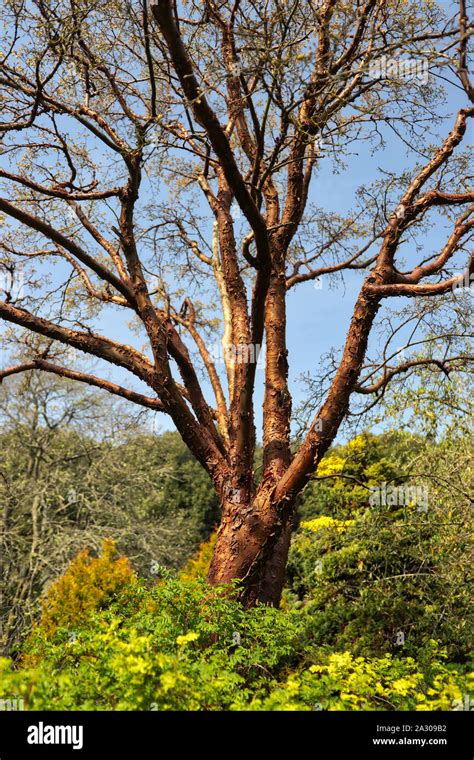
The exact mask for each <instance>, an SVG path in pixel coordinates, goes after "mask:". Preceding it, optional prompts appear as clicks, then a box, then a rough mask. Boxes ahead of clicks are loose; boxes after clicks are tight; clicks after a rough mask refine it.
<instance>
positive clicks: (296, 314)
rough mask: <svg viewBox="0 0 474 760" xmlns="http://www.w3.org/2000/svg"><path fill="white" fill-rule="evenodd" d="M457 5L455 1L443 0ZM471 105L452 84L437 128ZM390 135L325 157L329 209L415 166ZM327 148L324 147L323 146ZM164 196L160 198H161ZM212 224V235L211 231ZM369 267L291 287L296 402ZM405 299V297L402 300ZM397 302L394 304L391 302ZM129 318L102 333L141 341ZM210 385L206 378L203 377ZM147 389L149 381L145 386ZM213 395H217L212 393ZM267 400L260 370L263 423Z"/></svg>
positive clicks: (321, 187) (316, 191) (340, 334)
mask: <svg viewBox="0 0 474 760" xmlns="http://www.w3.org/2000/svg"><path fill="white" fill-rule="evenodd" d="M442 4H444V5H448V6H452V3H442ZM462 105H466V97H465V96H463V93H460V91H459V90H458V89H456V88H455V87H448V90H447V97H446V102H445V103H444V106H442V108H441V113H445V114H449V115H451V118H450V119H448V120H447V121H446V122H444V124H443V125H441V126H439V127H437V128H436V130H437V131H438V134H439V135H440V136H445V135H446V134H447V133H448V132H449V130H450V128H451V126H452V123H453V121H454V114H455V113H456V111H457V109H458V108H459V107H460V106H462ZM383 134H384V137H385V138H386V140H387V146H386V148H385V149H384V150H381V151H378V152H376V153H375V155H371V152H370V145H369V144H368V143H367V142H361V143H354V144H352V145H351V153H350V155H349V156H348V157H347V159H346V164H347V165H346V168H345V169H344V170H342V171H339V173H337V174H335V173H334V165H333V162H332V160H331V159H330V158H328V159H327V160H326V159H323V160H322V162H321V167H320V168H319V169H318V173H317V176H316V177H315V179H314V180H313V184H312V190H311V195H310V201H311V202H313V203H315V204H316V205H317V206H320V207H323V208H325V209H327V210H333V211H337V212H340V213H344V211H348V210H349V209H350V208H351V207H352V206H353V204H354V199H355V193H356V190H357V188H358V187H359V186H360V185H361V184H364V183H369V182H371V181H373V180H374V179H375V178H376V177H377V176H379V170H380V169H382V170H385V171H393V172H396V173H399V172H401V171H402V170H403V169H409V168H410V167H413V166H414V164H415V162H416V161H417V160H419V157H418V156H416V155H415V154H409V153H408V150H407V147H406V145H405V144H404V143H403V142H402V141H401V140H400V139H399V138H397V137H396V136H395V135H394V133H393V132H392V131H391V130H390V129H388V128H385V129H384V130H383ZM427 142H428V143H433V142H435V139H434V137H433V135H427ZM470 142H471V143H472V125H471V123H470V124H469V134H468V135H467V138H466V140H465V143H466V144H467V143H470ZM323 153H324V151H323ZM160 200H161V199H160V198H158V201H160ZM211 231H212V230H211V225H210V227H209V235H210V234H211ZM439 235H440V230H439V228H437V227H434V228H433V229H432V230H431V231H430V232H428V233H427V235H426V238H425V250H424V252H423V256H422V257H421V258H423V257H424V256H426V255H429V253H431V252H432V251H433V250H437V249H439V247H440V237H439ZM363 276H364V274H363V273H359V272H354V271H352V272H348V273H346V274H344V283H342V282H341V281H340V280H337V281H331V284H330V282H329V279H328V278H323V281H322V286H321V287H315V286H314V284H313V283H311V282H309V283H305V284H302V285H299V286H298V287H296V288H294V289H292V290H290V292H289V295H288V330H287V332H288V349H289V364H290V391H291V393H292V396H293V404H294V407H297V406H298V404H299V403H300V402H301V401H302V400H303V399H304V395H305V389H304V386H302V385H301V383H299V382H298V378H299V376H300V375H301V374H302V373H303V372H310V373H311V372H315V371H316V370H317V369H318V367H319V363H320V358H321V356H323V355H324V354H326V353H328V352H329V351H330V350H331V349H336V350H339V349H340V348H341V347H342V345H343V342H344V339H345V336H346V333H347V329H348V326H349V322H350V318H351V314H352V309H353V306H354V302H355V300H356V298H357V295H358V292H359V289H360V286H361V284H362V280H363ZM400 302H401V299H399V303H400ZM391 305H392V304H391ZM125 321H126V320H124V318H123V310H120V309H117V308H115V309H107V310H104V311H103V313H102V315H101V316H100V318H99V319H98V320H96V321H95V327H96V329H97V330H98V331H99V332H101V333H102V334H104V335H106V336H108V337H110V338H114V339H116V340H120V341H122V342H124V343H130V344H136V343H137V339H136V337H135V336H134V335H133V334H132V333H131V332H130V331H129V330H128V328H127V327H126V325H125ZM94 367H95V370H96V371H97V374H101V375H102V376H104V377H109V378H110V379H114V380H116V381H117V382H123V383H124V384H126V385H127V386H128V387H134V388H136V389H141V386H140V383H139V381H138V380H136V378H134V377H131V376H130V375H128V373H125V372H124V371H121V370H120V369H118V368H115V367H114V368H110V367H108V366H107V365H104V364H103V363H102V362H100V361H97V362H95V363H94ZM203 383H204V385H205V387H206V388H207V390H209V389H208V386H206V383H205V381H203ZM142 389H143V390H145V387H144V386H142ZM208 398H209V400H212V397H211V395H210V394H208ZM262 400H263V372H262V371H261V370H258V371H257V382H256V398H255V408H256V414H257V424H258V425H259V424H260V417H261V414H260V409H261V403H262ZM159 425H160V429H163V430H165V429H173V423H172V422H171V420H169V419H167V418H166V417H165V416H164V415H159Z"/></svg>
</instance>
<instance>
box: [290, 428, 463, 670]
mask: <svg viewBox="0 0 474 760" xmlns="http://www.w3.org/2000/svg"><path fill="white" fill-rule="evenodd" d="M469 446H470V443H469V441H468V440H467V439H463V440H460V439H458V440H457V441H456V442H455V443H454V442H450V441H448V442H446V441H443V442H440V443H439V444H437V445H435V444H432V443H431V444H430V445H429V446H427V445H426V443H424V442H423V440H422V439H420V438H416V437H413V436H407V435H403V436H400V435H397V436H394V435H383V436H378V437H375V436H368V435H365V436H358V437H357V438H356V439H354V440H353V441H351V442H350V443H349V444H347V445H346V446H342V447H338V448H337V449H335V450H334V451H333V452H331V453H330V455H329V456H328V457H327V458H326V459H325V460H323V462H322V467H320V468H319V470H318V475H321V474H323V475H325V476H326V475H328V474H334V473H335V472H337V473H342V474H344V475H349V476H350V477H349V478H335V479H332V478H331V479H324V480H321V481H316V482H314V483H313V484H312V486H311V488H310V489H309V494H308V496H307V498H306V499H305V500H304V502H303V505H302V509H301V511H302V514H303V515H304V516H305V518H306V519H303V521H302V523H301V525H300V530H299V531H298V532H297V533H296V534H295V536H294V540H293V543H292V547H291V552H290V558H289V563H288V588H287V590H286V592H285V604H286V605H287V606H288V607H289V608H292V607H297V608H302V609H304V610H306V612H307V613H308V615H309V616H310V617H311V619H312V621H313V622H312V628H313V637H314V641H315V644H316V645H317V646H321V645H323V644H325V645H329V646H331V647H333V648H334V649H336V650H346V649H349V650H350V651H351V652H352V653H353V654H356V655H365V656H370V657H372V656H374V655H377V656H382V655H384V654H385V653H387V652H391V653H392V654H398V655H404V656H406V655H412V656H414V657H415V658H417V657H418V655H419V652H420V651H423V650H424V649H425V647H426V645H427V642H428V641H429V640H430V639H433V638H435V639H437V640H438V641H440V642H441V644H442V646H443V647H446V648H447V650H448V653H449V657H450V659H454V660H455V661H461V662H462V661H464V660H466V658H467V657H468V656H469V652H470V651H471V648H472V634H471V631H472V622H473V621H472V604H471V598H470V591H469V578H470V577H472V562H471V547H472V537H471V510H472V506H471V504H470V502H469V497H468V485H466V483H463V479H464V478H465V480H466V481H468V480H469V471H470V470H469V467H471V469H472V463H471V465H469ZM411 461H414V462H416V469H415V467H413V466H412V465H411ZM394 473H396V475H394ZM403 473H408V474H409V477H408V478H407V477H402V474H403ZM418 473H419V474H418ZM390 481H392V482H394V483H395V484H398V485H399V484H403V483H405V484H409V485H413V484H416V485H420V484H421V485H422V486H423V487H426V488H427V493H428V497H429V498H428V502H427V504H424V505H421V506H422V509H421V510H420V508H419V507H420V505H419V504H418V505H417V504H411V503H407V504H402V505H400V504H399V505H392V506H390V505H381V506H374V505H371V504H370V491H369V490H368V489H370V488H371V487H372V486H375V485H380V484H381V483H383V482H390ZM308 518H309V519H308ZM400 634H402V635H401V636H400Z"/></svg>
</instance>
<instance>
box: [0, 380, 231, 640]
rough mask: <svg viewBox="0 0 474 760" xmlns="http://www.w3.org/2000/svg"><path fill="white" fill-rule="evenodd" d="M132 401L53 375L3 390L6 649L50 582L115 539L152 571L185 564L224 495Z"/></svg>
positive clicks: (0, 495)
mask: <svg viewBox="0 0 474 760" xmlns="http://www.w3.org/2000/svg"><path fill="white" fill-rule="evenodd" d="M126 407H127V405H126V403H125V402H120V401H116V400H115V399H113V398H111V397H110V396H107V395H104V394H101V393H100V391H96V390H92V389H87V390H85V389H84V387H83V386H81V384H80V383H74V382H73V381H70V380H63V379H60V378H56V377H53V378H51V376H49V377H48V376H47V375H46V374H45V373H42V372H30V373H26V374H25V375H18V376H17V377H16V378H14V379H12V380H11V381H10V382H9V383H8V384H7V383H5V385H4V386H3V387H1V388H0V547H1V548H0V652H2V654H6V653H7V652H8V651H9V650H11V649H12V648H13V647H14V646H16V645H17V644H18V642H19V640H20V639H21V637H22V636H24V634H25V630H26V629H27V628H28V627H29V625H30V624H31V622H32V620H33V618H34V616H35V614H36V613H37V612H38V608H39V598H40V596H41V594H42V593H43V592H44V591H45V589H46V587H47V586H48V584H50V583H51V581H52V580H54V579H55V578H57V577H58V576H59V575H61V574H62V572H64V570H65V569H66V567H67V565H68V563H69V562H70V561H71V559H72V557H73V556H74V555H75V554H77V552H79V551H81V550H86V549H87V550H90V549H92V550H96V551H97V550H99V549H100V546H101V545H102V543H103V541H104V539H106V538H111V539H113V540H114V541H115V542H116V543H117V546H118V547H119V549H120V550H121V551H123V552H125V553H126V554H127V556H129V557H130V558H133V563H134V568H135V569H136V570H137V571H138V572H139V573H140V575H141V576H142V577H145V578H148V579H152V580H153V581H154V582H156V579H157V578H158V577H159V576H160V574H161V573H162V572H163V567H166V568H167V569H168V571H169V569H171V568H179V567H181V565H183V563H184V562H185V561H186V559H187V558H188V557H189V556H190V555H191V554H192V553H193V552H194V551H195V550H196V549H197V547H198V546H199V544H200V542H201V541H202V539H203V538H207V536H208V535H209V533H210V532H211V531H212V530H213V528H214V526H215V522H216V519H217V514H218V512H217V503H216V502H217V499H216V497H215V494H214V492H213V490H212V487H211V484H210V483H209V480H208V478H207V476H206V473H205V472H204V471H203V470H202V468H201V467H200V466H199V464H198V463H197V462H196V460H195V459H194V458H193V457H192V455H191V454H190V452H189V451H188V449H187V448H186V447H185V445H184V444H183V442H182V441H181V439H180V438H179V436H178V434H177V433H175V432H167V433H164V434H163V435H160V436H152V435H151V434H150V432H149V431H147V430H146V428H144V426H143V424H142V422H141V420H140V419H139V420H136V419H134V417H133V416H132V415H130V414H129V412H130V408H128V409H127V408H126Z"/></svg>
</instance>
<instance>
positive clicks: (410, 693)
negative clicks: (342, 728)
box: [0, 562, 469, 710]
mask: <svg viewBox="0 0 474 760" xmlns="http://www.w3.org/2000/svg"><path fill="white" fill-rule="evenodd" d="M99 567H101V568H102V569H103V572H104V573H106V568H107V565H106V563H105V562H103V563H102V564H101V565H99V564H97V565H96V569H97V571H98V570H99ZM97 580H98V578H97V575H96V576H95V577H94V578H93V579H92V578H91V580H90V582H91V584H92V586H93V588H96V587H97ZM66 588H67V586H66V585H65V584H62V585H60V586H58V588H57V593H56V596H55V601H56V604H58V603H59V597H60V596H61V592H62V590H63V591H64V592H65V593H66ZM65 598H68V594H67V593H66V596H65ZM107 599H108V600H107V601H105V600H104V599H102V602H101V605H100V606H97V605H91V606H90V607H89V608H84V610H83V614H82V615H81V618H80V619H79V620H77V619H76V620H74V621H69V620H68V618H67V616H66V617H61V616H59V617H57V618H56V622H58V623H59V622H60V620H61V622H63V623H64V625H62V626H61V625H58V626H57V627H56V628H51V627H50V628H48V629H47V630H46V629H44V628H43V630H40V629H37V630H36V631H35V632H34V633H33V634H32V636H31V637H30V639H29V641H28V645H27V651H28V658H27V661H28V664H30V667H27V668H26V669H23V670H21V671H18V670H14V669H13V668H12V665H11V663H9V662H8V661H6V660H3V661H2V662H1V666H0V667H1V669H2V676H1V679H0V696H2V695H7V694H11V693H15V694H18V695H19V696H21V697H22V698H23V699H24V701H25V705H26V707H27V709H32V710H38V709H55V710H72V709H78V710H87V709H88V710H110V709H113V710H313V709H328V710H339V709H349V710H361V709H362V710H370V709H398V710H407V709H433V710H435V709H446V708H447V709H449V708H450V706H452V703H454V701H456V700H458V701H459V700H462V697H463V694H465V693H468V689H469V683H468V678H467V676H465V675H463V674H462V672H461V671H460V670H459V669H458V670H456V669H455V668H454V667H453V666H447V665H445V664H444V662H443V654H442V653H440V652H438V651H437V649H436V647H435V645H434V644H433V643H432V642H431V643H430V650H429V652H428V653H427V654H426V657H425V662H424V663H422V662H415V660H414V659H412V658H404V659H403V660H401V659H396V658H393V657H391V656H390V655H388V656H386V657H382V658H375V659H368V658H363V657H358V658H355V657H354V656H353V655H352V654H351V653H350V652H349V651H344V652H331V651H329V650H328V649H325V648H319V649H318V648H315V647H314V646H313V644H312V641H311V636H312V632H311V625H310V624H309V623H310V620H309V618H308V615H306V614H305V613H304V612H302V611H296V610H293V611H286V612H285V611H282V610H277V609H274V608H269V607H266V606H258V607H256V608H255V609H252V610H249V611H246V610H244V609H243V608H242V606H241V605H240V603H239V602H238V601H236V599H235V598H234V596H233V595H232V593H230V594H228V595H226V596H224V595H223V594H222V593H221V591H220V590H216V589H210V588H209V587H207V586H206V585H205V584H204V583H203V582H202V581H182V580H179V579H177V578H170V579H167V580H164V581H161V582H159V583H158V584H157V585H155V586H153V587H151V588H150V587H147V585H146V584H145V583H144V582H143V581H141V582H137V581H135V580H134V579H133V577H132V576H131V575H129V576H128V582H125V584H124V585H123V586H122V588H121V590H120V591H118V592H117V593H116V594H114V595H112V596H110V595H109V596H108V598H107ZM72 623H74V624H73V625H72Z"/></svg>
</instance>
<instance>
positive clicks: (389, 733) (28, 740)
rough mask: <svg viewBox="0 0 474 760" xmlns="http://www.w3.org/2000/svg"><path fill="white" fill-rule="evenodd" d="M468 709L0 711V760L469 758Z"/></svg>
mask: <svg viewBox="0 0 474 760" xmlns="http://www.w3.org/2000/svg"><path fill="white" fill-rule="evenodd" d="M472 728H473V722H472V713H471V712H469V711H459V712H457V711H453V712H449V713H448V712H416V713H414V712H413V713H405V712H399V713H387V712H359V713H355V712H347V713H341V712H337V713H336V712H318V711H314V712H307V713H302V712H301V713H291V712H284V713H277V712H272V713H261V712H259V713H237V712H233V713H217V712H215V713H202V712H200V713H183V712H180V713H171V712H167V713H159V712H147V713H144V712H141V713H132V712H125V713H118V712H107V713H105V712H21V711H18V712H0V760H17V759H18V758H23V757H25V756H26V757H28V758H29V757H38V758H43V757H48V758H55V757H57V758H68V757H71V758H74V757H77V758H96V757H97V758H99V757H101V758H102V757H103V756H104V753H106V756H109V757H120V758H127V757H129V758H133V759H134V760H135V758H137V759H138V758H139V757H142V756H143V753H144V751H145V749H146V752H147V755H150V757H155V756H156V757H159V756H160V755H164V754H166V755H170V753H173V754H174V753H175V752H176V753H178V757H182V756H183V755H182V754H181V753H184V752H193V753H194V752H196V751H197V750H198V751H199V753H200V754H202V755H204V756H205V755H206V754H207V753H209V755H210V756H211V757H212V756H215V753H216V749H217V748H219V753H220V754H225V755H228V754H229V753H231V754H235V753H240V752H241V753H242V754H243V755H244V756H246V755H247V754H248V753H249V751H250V750H251V752H252V755H254V753H256V752H258V751H261V752H262V753H268V752H269V751H272V750H279V753H281V752H282V750H283V742H284V746H285V747H286V751H288V750H290V749H291V747H292V746H293V747H294V754H295V755H299V754H301V750H302V748H303V747H306V749H305V754H306V753H308V752H310V753H311V755H313V756H314V757H315V758H316V757H321V754H320V753H321V752H322V750H323V749H324V752H325V754H327V753H328V752H330V753H331V754H330V756H332V755H333V753H334V754H335V755H336V756H337V757H343V756H344V755H342V754H341V753H347V757H352V756H353V754H354V753H356V754H357V755H360V756H361V757H374V758H377V757H379V758H384V757H388V758H391V757H394V758H396V757H402V758H403V757H407V758H420V760H421V759H424V758H450V760H451V759H452V760H472V758H473V757H474V746H473V741H472V734H473V732H472Z"/></svg>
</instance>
